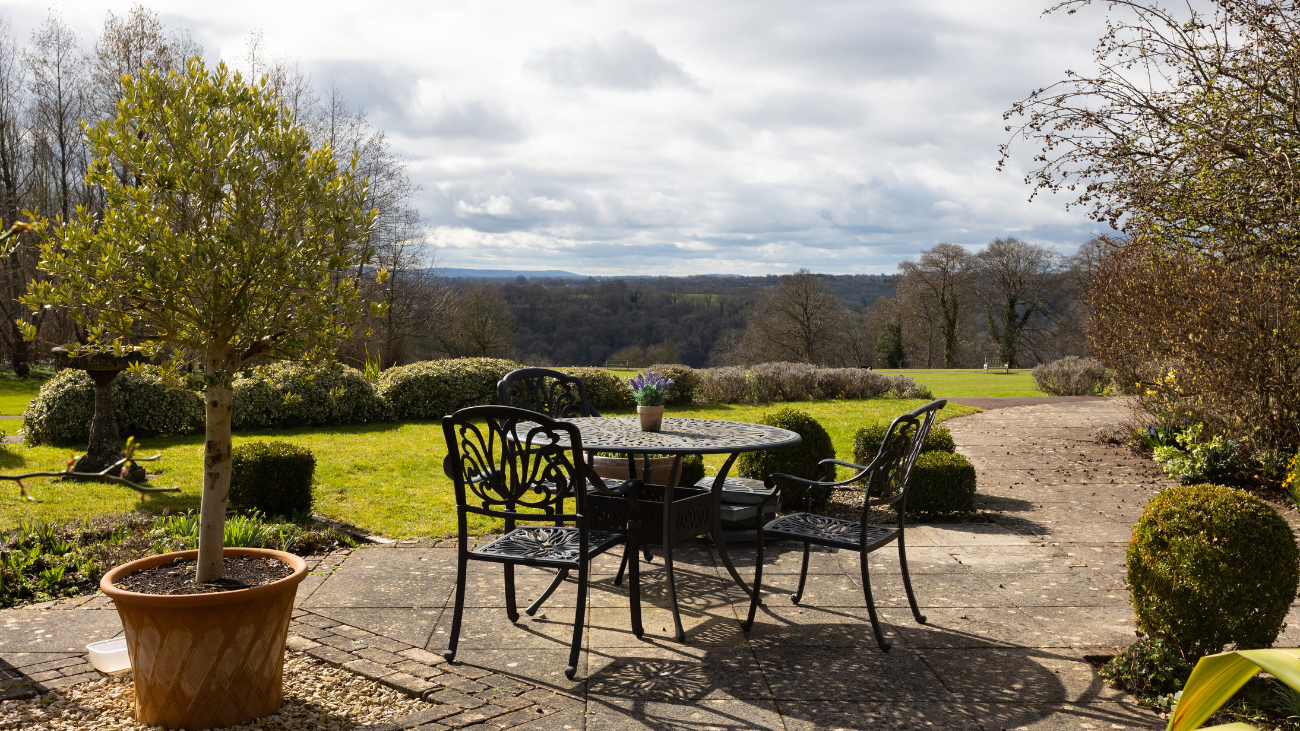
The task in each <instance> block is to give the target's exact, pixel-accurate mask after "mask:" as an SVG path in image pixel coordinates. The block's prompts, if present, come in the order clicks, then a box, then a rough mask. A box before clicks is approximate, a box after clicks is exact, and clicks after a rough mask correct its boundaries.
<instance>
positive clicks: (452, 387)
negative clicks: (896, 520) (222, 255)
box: [23, 358, 918, 444]
mask: <svg viewBox="0 0 1300 731" xmlns="http://www.w3.org/2000/svg"><path fill="white" fill-rule="evenodd" d="M522 367H523V364H521V363H516V362H514V361H511V360H504V359H498V358H461V359H457V360H434V361H421V362H419V363H412V364H410V365H406V366H400V367H396V368H390V369H389V370H386V371H384V372H383V374H382V375H380V377H379V380H378V381H377V382H375V383H371V382H370V381H368V380H366V378H365V376H364V375H363V374H362V373H361V372H360V371H358V370H356V369H355V368H349V367H347V366H336V367H335V368H334V369H333V370H329V369H326V368H323V367H311V366H305V365H302V364H299V363H290V362H281V363H273V364H270V365H266V366H260V367H257V368H253V369H250V370H248V371H246V372H244V373H242V374H241V375H239V376H238V377H236V379H235V381H234V383H233V386H234V392H235V393H234V413H233V420H234V424H233V426H234V428H235V429H236V430H239V431H252V430H260V429H280V428H285V427H293V426H323V425H327V424H357V423H365V422H372V421H390V420H408V419H437V418H440V417H442V416H443V415H444V414H450V413H453V412H455V411H456V410H457V409H461V408H464V407H466V406H475V405H478V404H494V403H496V402H497V381H499V380H501V379H502V378H503V377H505V375H506V374H507V373H509V372H510V371H512V370H515V369H517V368H522ZM557 370H559V371H562V372H564V373H567V374H569V375H574V376H578V377H579V378H581V379H583V381H584V383H585V384H586V387H587V399H588V400H589V401H590V402H591V405H592V406H594V407H596V409H597V410H598V411H601V412H604V411H610V410H618V409H628V408H631V407H632V406H634V405H635V402H634V401H633V400H632V389H631V388H630V387H629V386H628V383H627V380H626V379H624V378H621V377H619V376H617V375H615V374H613V373H610V372H609V371H607V370H605V369H603V368H558V369H557ZM653 370H656V371H658V372H660V373H663V374H664V375H666V376H668V377H669V378H672V379H673V380H674V385H673V388H672V389H671V392H670V394H669V403H670V404H673V405H678V404H689V403H692V402H694V401H697V400H705V401H718V400H723V399H719V398H718V394H717V392H716V389H714V388H711V387H710V383H711V381H710V379H711V378H712V376H713V374H714V373H716V372H721V373H720V376H721V377H722V378H723V379H725V378H733V379H734V375H735V374H733V373H732V371H738V372H739V377H740V382H741V384H747V381H749V379H750V376H749V374H748V373H747V372H745V371H744V370H742V369H728V368H717V369H712V370H710V371H707V372H706V373H705V374H704V376H703V377H702V376H701V374H700V372H697V371H694V370H693V369H691V368H689V367H687V366H682V365H658V366H654V367H653ZM851 370H854V371H855V370H856V369H814V368H813V367H812V366H805V365H802V364H791V363H775V364H772V363H767V364H762V365H760V366H756V367H755V368H754V369H751V371H750V372H749V373H753V374H754V375H753V377H752V378H753V379H754V381H753V383H748V384H747V385H742V386H741V388H739V389H737V391H738V392H739V393H740V394H741V399H742V400H751V399H754V398H755V396H756V394H757V397H759V398H762V399H763V400H765V401H794V400H801V399H802V398H837V397H838V398H866V397H871V396H877V395H884V394H892V395H895V396H899V397H902V396H904V395H906V396H908V397H915V396H916V395H917V393H918V391H917V387H916V386H915V383H914V382H912V381H911V380H910V379H903V380H901V381H900V380H898V379H897V378H895V379H890V378H889V377H887V376H881V375H880V374H873V373H872V372H871V371H860V372H849V371H851ZM900 378H901V377H900ZM713 380H714V381H716V380H717V379H716V378H714V379H713ZM755 384H758V385H759V386H760V387H759V388H757V389H755V388H754V387H753V386H754V385H755ZM867 384H870V385H869V387H866V388H863V386H866V385H867ZM197 386H198V384H191V386H190V388H186V389H172V390H169V389H167V388H165V387H164V386H163V385H162V381H161V379H160V378H159V377H158V374H157V370H156V369H154V368H152V367H146V368H144V369H142V371H141V372H140V373H132V372H130V371H125V372H123V373H122V374H121V375H119V376H118V377H117V379H116V380H115V381H114V382H113V410H114V412H115V414H116V416H117V424H118V428H119V429H120V430H121V432H122V433H123V434H124V435H134V436H138V437H149V436H157V435H163V434H191V433H195V432H201V431H202V430H203V400H202V398H201V397H200V396H199V393H198V392H197V388H196V387H197ZM94 400H95V399H94V383H93V382H92V381H91V380H90V376H88V375H87V374H86V373H85V372H84V371H76V370H65V371H61V372H60V373H58V374H57V375H56V376H55V377H54V378H52V379H50V380H49V381H48V382H46V384H45V385H44V386H42V387H41V391H40V393H39V394H38V395H37V397H36V398H35V399H33V400H32V402H31V404H30V405H29V406H28V408H27V411H26V412H25V413H24V414H23V431H24V434H25V435H26V438H27V441H28V443H30V444H59V443H81V444H84V443H85V441H86V440H87V439H88V438H89V436H90V434H89V431H90V419H91V416H92V414H93V413H94Z"/></svg>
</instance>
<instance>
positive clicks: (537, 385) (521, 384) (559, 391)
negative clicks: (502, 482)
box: [497, 368, 622, 617]
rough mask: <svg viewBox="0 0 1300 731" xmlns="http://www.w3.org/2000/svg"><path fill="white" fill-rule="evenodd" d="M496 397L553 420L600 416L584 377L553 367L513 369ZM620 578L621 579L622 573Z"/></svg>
mask: <svg viewBox="0 0 1300 731" xmlns="http://www.w3.org/2000/svg"><path fill="white" fill-rule="evenodd" d="M497 398H498V400H499V401H500V403H501V405H502V406H513V407H515V408H517V409H528V410H529V411H535V412H537V413H539V414H546V415H547V416H549V417H551V418H552V419H572V418H574V417H576V416H600V412H599V411H596V409H595V408H594V407H593V406H592V405H591V403H590V402H589V401H587V386H586V384H584V383H583V382H582V379H581V378H578V377H577V376H570V375H568V374H566V373H561V372H559V371H553V370H551V369H550V368H520V369H519V370H514V371H510V372H509V373H507V374H506V376H505V378H502V379H501V380H500V381H497ZM568 578H569V572H568V571H567V570H561V571H560V572H559V573H558V574H556V575H555V580H554V581H552V582H551V585H550V586H548V587H546V590H545V591H543V592H542V594H541V596H539V597H537V599H536V600H535V601H533V603H532V604H529V605H528V608H527V609H525V610H524V613H525V614H527V615H528V616H530V617H531V616H533V615H534V614H537V610H539V609H541V608H542V604H543V603H544V602H545V601H546V600H547V599H549V598H550V596H551V595H552V594H554V593H555V590H556V589H558V588H560V584H563V583H564V582H565V580H567V579H568ZM619 578H620V579H621V578H622V576H621V574H620V577H619Z"/></svg>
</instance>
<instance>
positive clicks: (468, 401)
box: [377, 358, 612, 420]
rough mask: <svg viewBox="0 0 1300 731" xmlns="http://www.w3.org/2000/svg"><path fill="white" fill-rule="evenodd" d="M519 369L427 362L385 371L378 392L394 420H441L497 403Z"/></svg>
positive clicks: (473, 361) (484, 362)
mask: <svg viewBox="0 0 1300 731" xmlns="http://www.w3.org/2000/svg"><path fill="white" fill-rule="evenodd" d="M519 368H523V366H522V365H521V364H519V363H516V362H514V361H512V360H504V359H501V358H459V359H456V360H425V361H420V362H419V363H412V364H410V365H404V366H398V367H397V368H389V369H388V370H386V371H384V372H383V374H382V375H380V376H379V384H378V389H377V391H378V394H379V397H380V398H382V399H383V400H384V401H385V402H386V403H387V404H388V408H389V409H390V413H391V414H392V418H394V419H399V420H401V419H441V418H442V417H443V416H445V415H447V414H452V413H455V412H456V410H457V409H463V408H465V407H466V406H481V405H483V404H495V403H497V402H498V396H497V381H500V380H501V379H502V378H505V376H506V374H507V373H509V372H510V371H513V370H518V369H519ZM571 370H579V369H571ZM611 375H612V374H611ZM583 380H586V379H585V378H584V379H583ZM590 388H591V387H590V385H588V391H587V397H588V399H590V398H591V390H590ZM596 408H597V409H599V408H600V407H599V406H597V407H596Z"/></svg>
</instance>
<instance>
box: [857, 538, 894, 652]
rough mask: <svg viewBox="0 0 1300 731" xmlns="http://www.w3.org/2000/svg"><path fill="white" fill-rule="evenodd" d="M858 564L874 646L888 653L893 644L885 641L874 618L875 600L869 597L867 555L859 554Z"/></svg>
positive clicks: (878, 620)
mask: <svg viewBox="0 0 1300 731" xmlns="http://www.w3.org/2000/svg"><path fill="white" fill-rule="evenodd" d="M859 563H860V564H861V565H862V593H863V594H866V595H867V614H868V615H869V616H870V617H871V631H872V632H874V633H875V634H876V644H877V645H878V646H879V647H880V651H881V652H889V648H890V647H892V646H893V644H894V643H892V642H889V641H888V640H886V639H885V633H884V632H882V631H881V629H880V618H879V617H877V616H876V600H875V598H874V597H872V596H871V575H870V573H868V572H869V569H868V568H867V563H868V561H867V554H865V553H861V554H859Z"/></svg>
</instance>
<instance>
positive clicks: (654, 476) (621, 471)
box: [591, 407, 673, 485]
mask: <svg viewBox="0 0 1300 731" xmlns="http://www.w3.org/2000/svg"><path fill="white" fill-rule="evenodd" d="M661 408H662V407H661ZM591 466H592V469H594V470H595V471H596V474H598V475H600V476H601V477H603V478H605V479H606V480H615V481H622V480H626V479H627V457H595V458H594V459H593V460H592V465H591ZM641 468H642V458H641V457H637V458H636V478H635V479H638V480H644V481H645V482H647V483H649V484H651V485H666V484H668V477H669V475H670V474H671V473H672V471H673V458H672V457H651V458H650V469H649V470H648V472H649V474H648V475H646V476H644V477H642V475H641V473H642V471H643V470H642V469H641Z"/></svg>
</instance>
